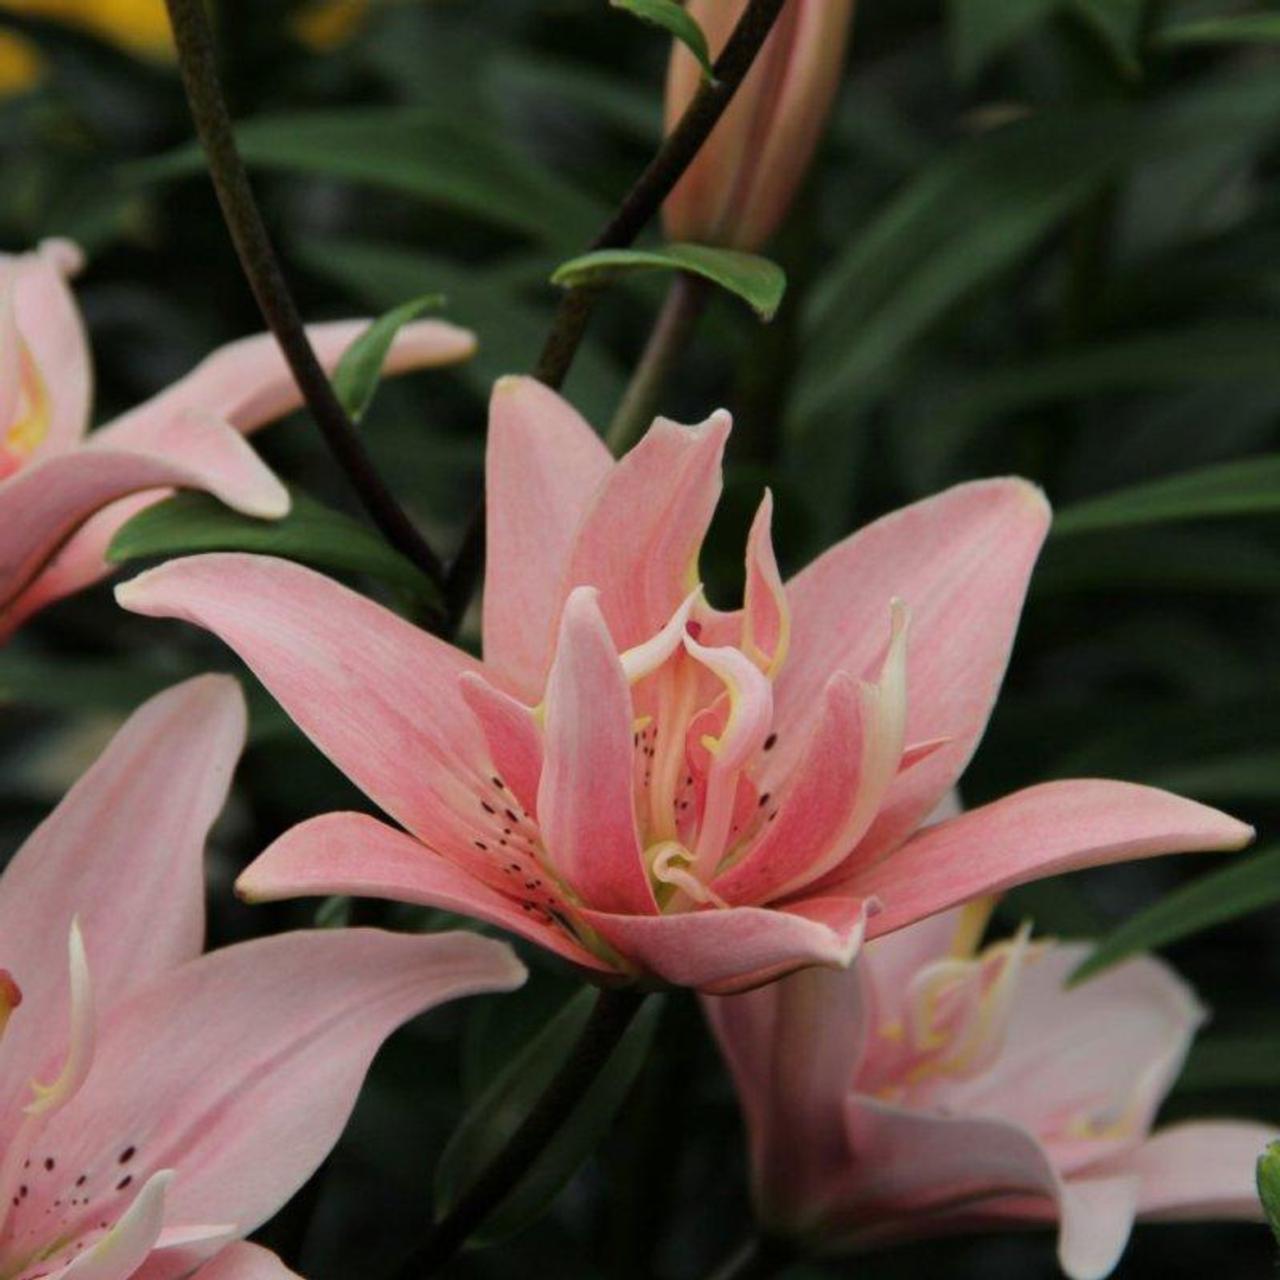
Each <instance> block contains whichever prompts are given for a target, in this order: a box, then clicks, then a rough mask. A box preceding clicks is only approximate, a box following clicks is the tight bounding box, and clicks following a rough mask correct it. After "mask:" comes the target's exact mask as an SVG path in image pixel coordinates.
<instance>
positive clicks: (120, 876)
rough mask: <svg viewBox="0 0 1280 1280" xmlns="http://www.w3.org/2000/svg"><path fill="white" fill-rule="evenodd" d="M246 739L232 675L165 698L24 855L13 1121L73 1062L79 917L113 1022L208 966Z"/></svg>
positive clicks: (8, 1047)
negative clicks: (213, 904) (216, 866)
mask: <svg viewBox="0 0 1280 1280" xmlns="http://www.w3.org/2000/svg"><path fill="white" fill-rule="evenodd" d="M244 735H245V710H244V700H243V698H242V697H241V694H240V690H239V687H238V686H237V684H236V682H235V681H234V680H231V679H229V678H228V677H226V676H200V677H197V678H196V679H194V680H188V681H186V682H185V683H184V684H180V685H178V686H176V687H175V688H173V689H169V690H167V691H166V692H164V693H161V694H159V695H157V696H156V697H154V698H152V699H151V700H150V701H149V702H147V703H145V704H144V705H143V706H142V707H141V708H140V709H139V710H138V711H136V712H134V714H133V715H132V716H131V717H130V719H129V720H128V722H127V723H126V724H125V726H124V727H123V728H122V729H121V730H120V732H119V733H118V734H117V735H116V737H115V738H114V739H113V740H112V742H111V744H110V745H109V746H108V747H107V748H106V750H105V751H104V752H103V753H102V755H101V756H99V758H98V759H97V761H96V762H95V763H94V764H93V765H92V767H91V768H90V769H89V770H88V772H87V773H85V774H84V776H83V777H82V778H81V779H80V780H79V781H78V782H77V783H76V784H75V785H74V786H73V787H72V788H71V790H70V791H68V792H67V794H66V796H65V797H64V798H63V800H62V802H61V803H60V804H59V805H58V807H57V808H56V809H55V810H54V811H53V813H52V814H50V815H49V817H48V818H46V819H45V821H44V822H43V823H42V824H41V825H40V826H39V827H38V828H37V829H36V830H35V831H34V832H33V833H32V835H31V836H30V838H29V839H28V840H27V841H26V843H25V844H24V845H23V846H22V848H21V849H20V850H19V851H18V852H17V853H16V854H15V855H14V857H13V859H12V861H11V862H10V863H9V865H8V867H7V868H6V870H5V872H4V876H3V879H2V880H0V967H3V968H5V969H8V970H9V971H10V972H11V973H12V974H13V975H14V977H15V979H16V980H17V982H18V984H19V985H20V986H21V988H22V990H23V994H24V1004H23V1006H22V1007H20V1008H19V1009H18V1010H17V1011H16V1012H15V1013H14V1015H13V1017H12V1018H11V1019H10V1021H9V1025H8V1028H7V1030H6V1032H5V1041H4V1054H3V1057H0V1115H5V1116H12V1115H15V1114H17V1113H18V1111H19V1108H20V1107H22V1106H25V1105H26V1103H27V1102H29V1101H30V1092H31V1086H30V1082H31V1078H32V1076H33V1075H35V1074H37V1072H39V1071H41V1070H43V1069H44V1068H45V1066H46V1064H47V1063H48V1062H51V1061H52V1062H56V1061H57V1060H59V1059H60V1058H61V1057H62V1055H63V1054H64V1053H65V1037H66V1034H67V1027H68V1025H69V1015H68V998H69V990H68V976H67V935H68V930H69V929H70V928H71V923H72V920H73V919H74V918H76V917H78V918H79V922H80V928H81V932H82V933H83V936H84V940H85V948H86V951H87V954H88V960H89V969H90V974H91V977H92V983H93V988H94V994H95V1000H96V1002H97V1004H98V1007H99V1009H100V1010H101V1011H103V1012H109V1011H110V1009H111V1008H112V1007H113V1006H114V1005H115V1004H117V1003H118V1002H119V1001H120V1000H122V999H124V998H126V997H128V996H131V995H132V994H133V993H134V992H136V991H137V990H138V989H139V988H140V987H141V986H142V985H144V984H145V983H147V982H149V981H151V980H153V979H155V978H156V977H157V976H158V975H160V974H162V973H164V972H165V971H166V970H168V969H170V968H172V967H173V966H174V965H176V964H178V963H180V962H182V961H185V960H189V959H191V958H192V957H194V956H196V955H198V954H199V952H200V947H201V945H202V942H203V932H204V874H203V868H202V854H203V849H204V842H205V838H206V836H207V834H208V831H209V828H210V826H211V825H212V823H213V821H214V819H215V818H216V817H217V815H218V812H219V810H220V809H221V808H222V805H223V802H224V801H225V799H226V795H227V790H228V788H229V786H230V783H231V774H232V770H233V769H234V768H235V764H236V759H237V757H238V756H239V754H240V749H241V747H242V745H243V742H244ZM139 903H162V904H163V910H155V911H151V910H139V909H138V904H139ZM60 1040H61V1043H60ZM56 1070H57V1067H56V1066H55V1067H54V1073H55V1074H56ZM43 1078H48V1076H45V1077H43Z"/></svg>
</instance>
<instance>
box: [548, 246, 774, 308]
mask: <svg viewBox="0 0 1280 1280" xmlns="http://www.w3.org/2000/svg"><path fill="white" fill-rule="evenodd" d="M635 271H690V272H692V273H693V274H694V275H699V276H702V277H703V278H704V279H707V280H710V281H711V282H712V283H713V284H717V285H719V286H720V287H721V288H722V289H727V290H728V291H729V292H730V293H733V294H736V295H737V296H738V297H739V298H741V299H742V300H743V301H744V302H746V303H747V304H748V305H749V306H750V307H751V308H752V309H753V310H754V311H755V313H756V314H757V315H758V316H759V317H760V319H761V320H765V321H768V320H772V319H773V317H774V315H776V314H777V310H778V307H779V305H780V304H781V302H782V295H783V293H785V292H786V288H787V277H786V275H785V273H784V272H783V270H782V268H781V267H780V266H778V265H777V263H775V262H770V261H769V259H768V258H761V257H758V256H757V255H756V254H754V253H739V252H738V251H737V250H736V249H715V248H712V247H711V246H710V245H705V244H666V245H663V246H662V247H661V248H660V249H598V250H597V251H596V252H594V253H584V254H583V255H582V256H581V257H580V258H571V259H570V260H569V261H568V262H564V263H561V264H560V266H558V267H557V268H556V269H555V272H554V273H553V275H552V277H551V283H552V284H558V285H562V286H564V287H565V288H566V289H570V288H574V287H575V286H577V285H595V284H605V283H607V282H608V281H610V280H614V279H616V278H617V277H618V276H620V275H627V274H629V273H631V272H635Z"/></svg>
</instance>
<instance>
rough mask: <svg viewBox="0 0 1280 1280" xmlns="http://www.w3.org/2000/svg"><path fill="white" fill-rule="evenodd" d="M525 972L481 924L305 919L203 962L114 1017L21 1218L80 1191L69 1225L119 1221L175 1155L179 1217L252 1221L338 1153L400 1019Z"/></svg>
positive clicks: (51, 1138) (59, 1121)
mask: <svg viewBox="0 0 1280 1280" xmlns="http://www.w3.org/2000/svg"><path fill="white" fill-rule="evenodd" d="M524 976H525V973H524V969H523V968H522V967H521V966H520V965H519V963H517V961H516V960H515V958H514V957H513V956H512V954H511V952H510V950H509V949H508V948H507V947H505V946H503V945H501V944H499V943H497V942H493V941H491V940H489V939H486V938H479V937H476V936H475V935H474V934H468V933H451V934H435V935H428V936H405V935H396V934H391V933H384V932H381V931H379V930H372V929H345V930H325V931H319V932H295V933H289V934H283V935H280V936H277V937H273V938H265V939H260V940H257V941H254V942H247V943H242V944H240V945H237V946H234V947H228V948H226V949H225V950H222V951H216V952H213V953H212V954H211V955H207V956H203V957H201V958H200V959H198V960H193V961H190V962H189V963H188V964H185V965H183V966H181V967H180V968H178V969H175V970H173V971H172V972H170V973H169V974H167V975H165V976H164V977H162V978H160V979H159V980H158V981H157V982H155V983H153V984H152V985H150V986H149V987H148V988H147V989H146V990H145V991H144V992H142V993H141V994H140V995H138V996H136V997H134V999H132V1000H131V1001H129V1002H128V1003H127V1004H126V1005H124V1006H122V1007H121V1008H119V1009H118V1010H117V1012H116V1014H115V1016H114V1017H112V1018H111V1019H110V1020H109V1021H108V1023H107V1025H106V1026H105V1027H104V1028H103V1030H102V1035H101V1037H100V1039H99V1044H98V1052H97V1055H96V1057H95V1060H94V1065H93V1069H92V1071H91V1072H90V1075H89V1078H88V1080H87V1081H86V1083H85V1085H84V1087H83V1088H82V1089H81V1091H80V1092H79V1094H77V1096H76V1097H75V1099H73V1100H72V1102H71V1103H70V1104H69V1105H68V1106H67V1107H66V1109H65V1110H63V1111H61V1112H60V1113H59V1114H58V1115H57V1116H55V1117H54V1118H53V1119H52V1121H51V1122H50V1124H49V1126H48V1128H47V1129H46V1130H45V1132H44V1134H43V1135H42V1137H41V1144H40V1152H41V1154H42V1156H43V1157H44V1159H43V1161H42V1164H43V1165H44V1166H47V1165H48V1163H49V1161H52V1162H53V1165H52V1168H51V1169H48V1171H47V1172H45V1169H44V1168H42V1173H44V1176H42V1177H38V1178H33V1179H32V1180H31V1194H30V1196H29V1197H27V1198H25V1199H24V1200H23V1201H22V1206H21V1208H20V1209H19V1210H18V1211H17V1212H16V1213H15V1215H14V1222H15V1225H20V1224H21V1222H22V1219H23V1216H24V1215H26V1214H32V1215H35V1216H36V1217H37V1218H38V1217H40V1215H42V1213H43V1210H44V1208H45V1207H46V1206H51V1205H52V1204H53V1201H54V1200H55V1199H59V1200H61V1201H62V1204H63V1207H64V1209H65V1207H66V1206H68V1205H70V1202H71V1199H72V1198H73V1197H74V1198H76V1199H78V1200H79V1201H80V1202H81V1203H80V1205H79V1206H78V1213H68V1214H67V1217H68V1224H67V1229H68V1230H69V1231H74V1230H75V1229H76V1227H77V1225H78V1224H79V1223H80V1222H83V1223H86V1224H87V1223H96V1222H97V1221H99V1220H101V1219H104V1218H105V1219H107V1220H112V1219H113V1218H114V1217H115V1216H117V1214H118V1213H119V1211H120V1209H121V1208H122V1207H123V1205H124V1204H125V1203H127V1202H128V1201H129V1200H130V1199H131V1198H132V1197H133V1196H134V1194H135V1193H136V1191H137V1187H138V1186H139V1185H141V1184H143V1183H145V1182H146V1180H147V1179H148V1178H149V1177H150V1176H151V1175H152V1173H153V1172H154V1171H156V1170H157V1169H173V1170H174V1173H175V1176H174V1180H173V1183H172V1185H171V1186H170V1188H169V1193H168V1203H167V1209H166V1215H165V1217H166V1220H167V1221H169V1222H173V1223H177V1224H186V1223H210V1222H214V1223H220V1222H229V1223H234V1224H235V1225H236V1228H237V1229H238V1230H239V1231H241V1232H243V1233H245V1234H247V1233H249V1232H251V1231H253V1230H254V1229H255V1228H256V1227H257V1226H258V1225H259V1224H260V1223H262V1222H263V1221H265V1220H266V1219H267V1218H268V1217H270V1216H271V1215H272V1214H273V1213H274V1212H275V1211H276V1210H277V1209H279V1207H280V1206H281V1205H282V1204H283V1203H284V1202H285V1201H286V1200H287V1199H288V1198H289V1197H290V1196H291V1195H292V1194H293V1193H294V1192H295V1191H296V1190H297V1189H298V1187H300V1186H301V1185H302V1183H303V1182H304V1181H305V1180H306V1179H307V1178H308V1177H309V1176H310V1174H311V1173H312V1172H314V1170H315V1168H316V1167H317V1166H318V1165H319V1163H320V1162H321V1160H323V1159H324V1157H325V1155H326V1154H327V1153H328V1151H329V1149H330V1148H331V1147H332V1145H333V1144H334V1142H335V1141H336V1140H337V1138H338V1136H339V1134H340V1133H341V1131H342V1128H343V1126H344V1125H345V1124H346V1121H347V1117H348V1115H349V1114H350V1112H351V1108H352V1106H353V1105H354V1103H355V1099H356V1094H357V1092H358V1091H359V1088H360V1085H361V1082H362V1081H363V1079H364V1075H365V1072H366V1071H367V1070H368V1067H369V1063H370V1060H371V1059H372V1058H373V1055H374V1053H375V1052H376V1051H377V1049H378V1046H379V1045H380V1044H381V1043H382V1041H383V1040H384V1039H386V1037H387V1036H388V1035H389V1034H390V1033H391V1032H392V1031H394V1030H395V1029H396V1027H398V1026H399V1025H400V1024H401V1023H403V1022H405V1021H407V1020H408V1019H409V1018H411V1017H413V1016H414V1015H415V1014H417V1013H420V1012H422V1011H423V1010H425V1009H428V1008H431V1007H432V1006H434V1005H436V1004H439V1003H442V1002H443V1001H446V1000H452V999H456V998H458V997H460V996H465V995H472V994H476V993H479V992H486V991H509V990H511V989H512V988H514V987H516V986H519V985H520V983H521V982H522V981H523V980H524ZM211 1064H215V1065H216V1070H211V1069H210V1066H211ZM81 1175H84V1176H85V1178H86V1181H85V1182H84V1183H83V1184H81V1185H80V1186H79V1187H77V1185H76V1180H77V1178H79V1177H80V1176H81ZM86 1199H87V1200H88V1204H87V1205H86V1204H84V1201H85V1200H86ZM216 1247H218V1246H217V1244H216V1243H212V1244H211V1246H210V1249H209V1252H210V1253H212V1252H213V1250H214V1249H215V1248H216ZM183 1252H184V1253H185V1252H187V1251H186V1250H184V1251H183Z"/></svg>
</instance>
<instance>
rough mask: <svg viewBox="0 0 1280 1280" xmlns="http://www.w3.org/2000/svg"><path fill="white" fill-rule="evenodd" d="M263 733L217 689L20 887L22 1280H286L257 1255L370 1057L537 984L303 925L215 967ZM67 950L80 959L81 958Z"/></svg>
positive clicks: (6, 953) (8, 882) (15, 908)
mask: <svg viewBox="0 0 1280 1280" xmlns="http://www.w3.org/2000/svg"><path fill="white" fill-rule="evenodd" d="M244 730H245V713H244V705H243V700H242V698H241V696H240V693H239V689H238V687H237V686H236V684H235V682H234V681H232V680H230V679H228V678H226V677H221V676H206V677H201V678H198V679H195V680H191V681H188V682H186V683H185V684H182V685H179V686H177V687H176V688H173V689H171V690H169V691H167V692H166V693H163V694H161V695H159V696H158V697H156V698H153V699H152V700H151V701H150V702H148V703H147V704H145V705H144V706H143V707H142V708H141V709H140V710H139V711H138V712H136V713H135V715H134V716H133V717H132V718H131V719H130V720H129V721H128V722H127V724H126V725H125V726H124V728H123V729H121V731H120V733H119V734H118V735H117V736H116V738H115V739H114V740H113V741H112V743H111V744H110V745H109V746H108V747H107V749H106V750H105V751H104V753H103V754H102V755H101V757H99V759H98V760H97V762H96V763H95V764H94V765H93V766H92V767H91V768H90V769H89V771H88V772H87V773H86V774H85V775H84V776H83V777H82V778H81V779H80V781H79V782H78V783H76V785H75V786H74V787H73V788H72V789H71V791H70V792H69V793H68V794H67V796H66V798H65V799H64V800H63V801H62V803H61V804H60V805H59V806H58V807H57V809H55V810H54V812H53V813H52V814H51V815H50V816H49V818H48V819H46V821H45V822H44V823H43V824H42V825H41V826H40V827H39V828H38V829H37V830H36V831H35V833H34V834H33V835H32V836H31V837H30V839H29V840H28V841H27V842H26V844H25V845H24V846H23V847H22V848H21V849H20V850H19V852H18V853H17V854H16V855H15V857H14V858H13V860H12V862H11V863H10V864H9V866H8V868H7V869H6V870H5V872H4V874H3V876H2V877H0V966H3V981H2V982H0V1002H2V1004H3V1013H4V1018H3V1023H4V1025H3V1044H2V1045H0V1127H2V1128H3V1134H4V1137H3V1141H2V1142H0V1151H2V1152H3V1154H2V1155H0V1273H3V1274H4V1275H5V1276H12V1277H14V1280H37V1277H66V1280H126V1277H130V1276H134V1275H138V1276H145V1277H146V1278H147V1280H168V1278H169V1277H174V1278H176V1277H179V1276H184V1275H188V1274H190V1273H191V1271H192V1270H193V1268H195V1267H196V1266H198V1265H199V1264H201V1263H202V1262H205V1261H206V1260H208V1259H210V1258H213V1257H214V1256H215V1255H217V1260H216V1261H215V1262H213V1263H212V1264H211V1265H210V1267H209V1268H208V1270H205V1271H202V1272H201V1273H200V1274H201V1275H202V1276H203V1277H204V1278H205V1280H209V1278H210V1277H212V1278H213V1280H267V1278H268V1277H271V1276H284V1275H287V1274H288V1272H287V1271H285V1269H284V1268H283V1267H281V1266H280V1265H279V1264H278V1263H277V1262H275V1260H274V1259H272V1258H271V1257H270V1255H265V1254H264V1253H263V1251H262V1250H254V1249H250V1248H248V1247H244V1248H239V1247H234V1246H233V1247H232V1248H231V1249H230V1250H228V1251H227V1252H226V1254H225V1256H224V1255H222V1254H220V1253H219V1251H220V1250H222V1249H223V1247H224V1246H226V1245H227V1244H228V1243H229V1242H231V1241H234V1240H236V1239H237V1238H238V1237H240V1236H243V1235H246V1234H248V1233H249V1232H250V1231H253V1230H254V1229H255V1228H256V1227H257V1226H258V1225H259V1224H260V1223H262V1222H263V1221H265V1220H266V1219H267V1218H268V1217H270V1216H271V1215H272V1214H273V1213H274V1212H275V1211H276V1210H277V1209H278V1208H279V1207H280V1206H281V1205H282V1204H283V1203H284V1201H285V1200H287V1199H288V1198H289V1196H291V1195H292V1194H293V1192H294V1191H296V1190H297V1189H298V1187H299V1186H301V1185H302V1183H303V1182H304V1181H305V1180H306V1179H307V1178H308V1177H309V1176H310V1174H311V1173H312V1172H313V1171H314V1170H315V1168H316V1167H317V1166H318V1165H319V1163H320V1162H321V1160H322V1159H323V1158H324V1156H325V1155H326V1154H327V1153H328V1151H329V1149H330V1148H331V1147H332V1145H333V1143H334V1142H335V1141H336V1140H337V1137H338V1135H339V1134H340V1132H341V1131H342V1128H343V1126H344V1125H345V1123H346V1120H347V1117H348V1115H349V1114H350V1111H351V1108H352V1106H353V1104H354V1102H355V1098H356V1094H357V1091H358V1090H359V1087H360V1084H361V1082H362V1080H363V1079H364V1076H365V1073H366V1071H367V1069H368V1066H369V1063H370V1061H371V1059H372V1057H373V1055H374V1053H375V1052H376V1051H377V1049H378V1046H379V1045H380V1044H381V1043H382V1041H383V1040H384V1039H385V1038H386V1037H387V1036H388V1035H389V1034H390V1033H391V1032H392V1031H393V1030H395V1028H396V1027H398V1026H399V1025H400V1024H401V1023H403V1022H405V1021H407V1020H408V1019H410V1018H412V1017H413V1016H414V1015H415V1014H417V1013H420V1012H422V1011H423V1010H424V1009H427V1008H430V1007H431V1006H433V1005H435V1004H438V1003H440V1002H442V1001H444V1000H449V999H453V998H455V997H458V996H462V995H467V994H471V993H474V992H481V991H505V990H509V989H511V988H512V987H515V986H518V985H519V984H520V982H521V981H522V980H523V976H524V971H523V969H522V968H521V966H520V965H519V964H518V963H517V962H516V961H515V959H514V958H513V957H512V955H511V953H510V951H509V950H508V949H507V948H506V947H504V946H502V945H501V944H499V943H495V942H492V941H490V940H487V939H483V938H479V937H476V936H475V935H472V934H465V933H454V934H437V935H433V936H430V937H408V936H398V935H395V934H390V933H384V932H381V931H379V930H373V929H351V930H339V931H324V932H301V933H293V934H286V935H282V936H277V937H272V938H263V939H259V940H256V941H253V942H246V943H241V944H238V945H236V946H232V947H227V948H225V949H223V950H221V951H216V952H213V953H211V954H209V955H206V956H201V955H200V950H201V945H202V934H203V900H204V894H203V878H202V873H201V857H202V851H203V846H204V841H205V837H206V834H207V832H208V829H209V826H210V824H211V823H212V822H213V820H214V818H215V817H216V816H217V814H218V811H219V809H220V808H221V807H222V803H223V800H224V798H225V796H226V792H227V788H228V785H229V783H230V780H231V773H232V770H233V768H234V766H235V762H236V758H237V756H238V755H239V752H240V749H241V746H242V743H243V739H244ZM68 939H70V943H69V944H68Z"/></svg>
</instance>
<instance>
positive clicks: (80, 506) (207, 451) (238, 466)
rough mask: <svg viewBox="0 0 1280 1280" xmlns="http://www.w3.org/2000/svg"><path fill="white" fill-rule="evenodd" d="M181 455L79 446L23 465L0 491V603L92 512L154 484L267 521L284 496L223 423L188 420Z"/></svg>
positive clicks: (281, 510) (283, 504)
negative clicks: (195, 493) (0, 536)
mask: <svg viewBox="0 0 1280 1280" xmlns="http://www.w3.org/2000/svg"><path fill="white" fill-rule="evenodd" d="M187 435H188V438H189V441H190V447H189V448H188V450H187V451H186V454H185V456H177V455H176V454H175V451H173V450H170V451H169V452H168V453H167V454H162V453H155V454H152V453H143V452H133V451H126V450H123V449H108V448H98V447H96V446H85V447H84V448H81V449H76V450H74V451H72V452H71V453H63V454H58V455H56V456H55V457H51V458H46V459H45V460H44V461H43V462H38V463H35V464H33V465H30V466H26V467H23V469H22V470H21V471H19V472H18V473H17V474H16V475H14V476H12V477H10V479H9V480H8V481H7V482H6V483H5V484H4V485H3V486H0V528H3V529H4V530H5V538H4V542H3V545H2V548H0V603H8V602H9V601H10V600H12V599H13V597H14V596H15V595H17V593H18V592H19V591H20V590H21V589H22V588H23V587H25V586H26V585H27V584H28V583H29V582H30V581H31V579H32V578H33V577H34V576H35V574H36V573H38V572H39V570H40V569H42V568H43V567H44V565H45V564H46V563H47V562H48V560H49V559H50V557H51V556H52V555H53V554H54V552H56V551H57V550H58V548H59V547H60V546H61V544H62V543H63V542H65V541H66V539H67V538H68V537H70V536H71V534H72V533H74V532H75V530H76V529H77V528H78V527H79V526H80V525H82V524H83V523H84V522H85V521H86V520H87V519H88V518H89V517H90V516H91V515H93V514H94V512H96V511H98V510H99V509H101V508H102V507H105V506H106V505H108V504H109V503H112V502H114V501H115V500H116V499H117V498H122V497H125V496H126V495H128V494H131V493H137V492H139V491H141V490H147V489H157V488H161V487H171V488H182V489H203V490H206V491H207V492H209V493H212V494H213V495H214V496H215V497H217V498H220V499H221V500H222V501H223V502H225V503H226V504H227V505H228V506H231V507H234V508H236V510H238V511H243V512H245V513H246V514H248V515H253V516H261V517H264V518H274V517H277V516H282V515H284V514H285V512H287V511H288V509H289V495H288V493H287V492H286V491H285V489H284V486H283V485H281V483H280V481H279V480H277V479H276V478H275V476H274V475H272V474H271V472H270V471H269V470H268V469H267V467H266V466H265V465H264V464H263V462H262V461H261V460H260V459H259V458H258V455H257V454H256V453H254V452H253V450H252V449H250V448H249V446H248V445H247V444H246V443H245V442H244V440H243V439H242V438H241V437H240V436H239V435H238V434H237V433H236V432H235V431H233V430H232V429H231V428H230V427H229V426H227V425H226V424H225V423H223V422H220V421H218V420H217V419H200V420H198V421H197V420H195V419H192V420H190V421H189V422H188V424H187Z"/></svg>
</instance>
